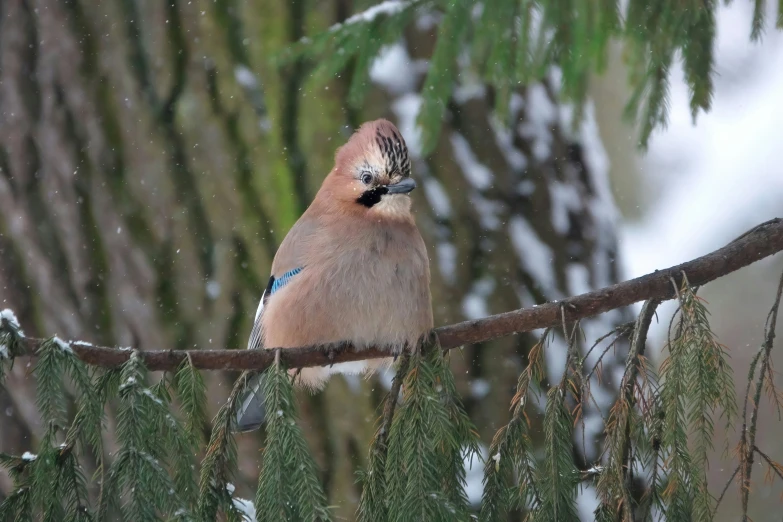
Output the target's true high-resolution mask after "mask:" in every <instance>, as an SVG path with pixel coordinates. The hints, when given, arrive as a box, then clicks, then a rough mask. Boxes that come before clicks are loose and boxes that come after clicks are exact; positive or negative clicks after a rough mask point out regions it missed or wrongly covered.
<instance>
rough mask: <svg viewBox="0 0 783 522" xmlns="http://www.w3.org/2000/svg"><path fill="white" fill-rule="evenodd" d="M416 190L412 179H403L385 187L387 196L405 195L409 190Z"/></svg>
mask: <svg viewBox="0 0 783 522" xmlns="http://www.w3.org/2000/svg"><path fill="white" fill-rule="evenodd" d="M415 188H416V182H415V181H413V178H404V179H403V180H401V181H398V182H397V183H395V184H394V185H386V193H387V194H407V193H408V192H410V191H411V190H413V189H415Z"/></svg>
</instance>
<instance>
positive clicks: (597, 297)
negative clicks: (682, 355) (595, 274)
mask: <svg viewBox="0 0 783 522" xmlns="http://www.w3.org/2000/svg"><path fill="white" fill-rule="evenodd" d="M781 250H783V219H781V218H776V219H773V220H770V221H767V222H766V223H762V224H761V225H758V226H757V227H755V228H753V229H752V230H750V231H748V232H746V233H745V234H743V235H742V236H740V237H739V238H737V239H735V240H734V241H732V242H731V243H729V244H728V245H726V246H724V247H723V248H720V249H718V250H716V251H714V252H712V253H710V254H707V255H705V256H702V257H699V258H697V259H694V260H692V261H688V262H686V263H682V264H680V265H677V266H673V267H671V268H667V269H665V270H656V271H655V272H653V273H651V274H647V275H644V276H642V277H637V278H636V279H631V280H629V281H625V282H622V283H618V284H615V285H612V286H608V287H606V288H602V289H600V290H596V291H594V292H588V293H586V294H581V295H578V296H575V297H570V298H568V299H563V300H562V301H558V302H549V303H545V304H542V305H540V306H534V307H532V308H523V309H520V310H514V311H512V312H506V313H502V314H497V315H492V316H489V317H485V318H483V319H477V320H473V321H464V322H461V323H457V324H453V325H450V326H442V327H440V328H436V329H435V331H434V332H435V334H436V335H437V336H438V339H439V341H440V345H441V347H442V348H443V349H446V350H448V349H452V348H457V347H459V346H463V345H466V344H474V343H480V342H486V341H490V340H493V339H497V338H499V337H505V336H509V335H513V334H517V333H522V332H530V331H532V330H537V329H540V328H547V327H552V326H557V325H559V324H560V322H561V312H560V310H561V307H564V309H565V312H566V316H567V320H568V321H576V320H578V319H583V318H586V317H591V316H594V315H598V314H601V313H604V312H608V311H609V310H614V309H617V308H622V307H624V306H628V305H631V304H633V303H637V302H639V301H645V300H650V299H657V300H668V299H671V298H673V297H674V290H673V289H672V284H671V280H672V279H674V280H675V281H676V282H678V283H680V282H681V279H682V274H683V273H686V274H687V275H688V280H689V281H690V283H691V285H693V286H701V285H704V284H706V283H709V282H710V281H713V280H715V279H717V278H719V277H723V276H725V275H727V274H730V273H731V272H734V271H736V270H739V269H740V268H743V267H746V266H748V265H750V264H752V263H755V262H756V261H759V260H760V259H763V258H765V257H769V256H771V255H773V254H776V253H778V252H780V251H781ZM22 341H23V343H24V346H25V348H26V353H25V354H24V355H26V356H34V355H35V353H36V350H37V348H38V346H39V345H40V343H41V342H43V341H44V339H35V338H25V339H23V340H22ZM70 346H71V348H72V349H73V351H74V352H75V353H76V354H77V356H78V357H79V358H80V359H81V360H83V361H84V362H85V363H87V364H90V365H93V366H104V367H112V366H117V365H120V364H122V363H124V362H125V361H126V360H127V359H128V357H130V353H131V352H130V350H127V349H124V350H123V349H118V348H107V347H101V346H93V345H91V344H89V343H85V342H81V341H74V342H71V343H70ZM140 355H141V356H142V358H143V360H144V363H145V365H146V366H147V368H148V369H149V370H153V371H175V370H176V369H177V367H178V366H179V364H180V363H181V362H182V360H183V359H184V358H185V357H187V356H188V355H189V356H190V357H191V359H192V361H193V365H194V366H195V367H196V368H201V369H205V370H263V369H265V368H266V367H267V366H269V365H270V364H272V362H273V361H274V350H188V351H185V350H181V351H175V350H156V351H146V352H141V354H140ZM390 355H392V352H391V350H390V349H383V348H381V347H376V348H370V349H367V350H361V351H357V350H356V349H355V348H354V347H353V346H352V345H351V344H350V343H345V342H343V343H335V344H331V345H321V346H305V347H300V348H286V349H284V350H282V355H281V357H282V362H283V363H284V364H285V365H286V366H287V367H288V368H305V367H309V366H328V365H331V364H335V363H341V362H350V361H360V360H366V359H377V358H382V357H389V356H390Z"/></svg>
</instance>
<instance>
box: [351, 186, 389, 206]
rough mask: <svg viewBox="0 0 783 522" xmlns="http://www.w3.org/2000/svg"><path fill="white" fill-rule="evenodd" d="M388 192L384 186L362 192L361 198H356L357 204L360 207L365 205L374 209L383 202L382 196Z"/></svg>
mask: <svg viewBox="0 0 783 522" xmlns="http://www.w3.org/2000/svg"><path fill="white" fill-rule="evenodd" d="M388 192H389V191H388V189H387V188H386V187H384V186H380V187H375V188H372V189H370V190H365V191H364V192H362V195H361V196H359V197H358V198H356V202H357V203H359V204H360V205H364V206H365V207H367V208H372V207H373V206H374V205H375V204H376V203H378V202H380V201H381V196H383V195H384V194H386V193H388Z"/></svg>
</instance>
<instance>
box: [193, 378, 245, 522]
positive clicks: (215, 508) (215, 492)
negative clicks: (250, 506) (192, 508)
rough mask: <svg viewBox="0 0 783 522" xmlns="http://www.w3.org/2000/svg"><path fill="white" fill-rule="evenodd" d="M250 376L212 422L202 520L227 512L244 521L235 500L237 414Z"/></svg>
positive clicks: (200, 500)
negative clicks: (232, 480) (235, 431)
mask: <svg viewBox="0 0 783 522" xmlns="http://www.w3.org/2000/svg"><path fill="white" fill-rule="evenodd" d="M247 378H248V374H247V373H245V374H243V375H242V376H241V377H240V378H239V379H237V382H236V383H235V384H234V388H233V389H232V390H231V394H230V395H229V397H228V400H227V401H226V403H225V404H224V405H223V406H222V407H221V408H220V410H219V411H218V413H217V415H216V416H215V419H214V421H213V422H212V435H211V437H210V439H209V443H208V444H207V451H206V454H205V455H204V460H203V461H202V462H201V478H200V481H199V498H198V508H197V513H198V519H199V520H215V519H216V518H217V515H218V512H219V511H223V512H224V513H226V514H227V515H228V517H229V520H240V519H241V516H240V514H239V512H238V511H237V509H236V507H235V505H234V502H233V500H232V498H231V492H230V491H229V489H230V488H231V487H233V486H230V480H231V474H232V472H233V470H234V469H236V465H237V446H236V442H235V441H234V437H233V436H232V435H231V434H232V432H233V431H234V419H235V415H234V412H235V411H236V409H237V406H238V402H239V395H240V393H241V392H242V390H244V388H245V386H246V385H247Z"/></svg>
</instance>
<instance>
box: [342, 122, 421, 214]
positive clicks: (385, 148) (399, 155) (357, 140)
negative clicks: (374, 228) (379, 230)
mask: <svg viewBox="0 0 783 522" xmlns="http://www.w3.org/2000/svg"><path fill="white" fill-rule="evenodd" d="M410 175H411V162H410V158H409V156H408V147H407V146H406V145H405V140H404V139H403V137H402V134H400V131H398V130H397V127H395V126H394V124H393V123H391V122H390V121H388V120H384V119H380V120H375V121H371V122H367V123H365V124H364V125H362V126H361V127H360V128H359V130H357V131H356V132H355V133H354V134H353V136H351V138H350V139H349V140H348V142H347V143H346V144H345V145H344V146H342V147H340V149H338V150H337V154H336V156H335V168H334V170H333V171H332V173H331V174H330V175H329V177H328V178H327V185H328V187H329V194H330V195H331V197H333V198H335V199H337V200H339V202H340V204H341V205H347V206H348V207H349V208H351V209H352V210H356V211H367V212H371V213H372V214H378V215H380V214H386V215H390V216H392V215H400V216H405V215H408V214H409V213H410V206H411V200H410V197H409V194H410V192H411V191H412V190H413V189H415V188H416V182H415V181H414V180H413V179H412V178H411V177H410Z"/></svg>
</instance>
